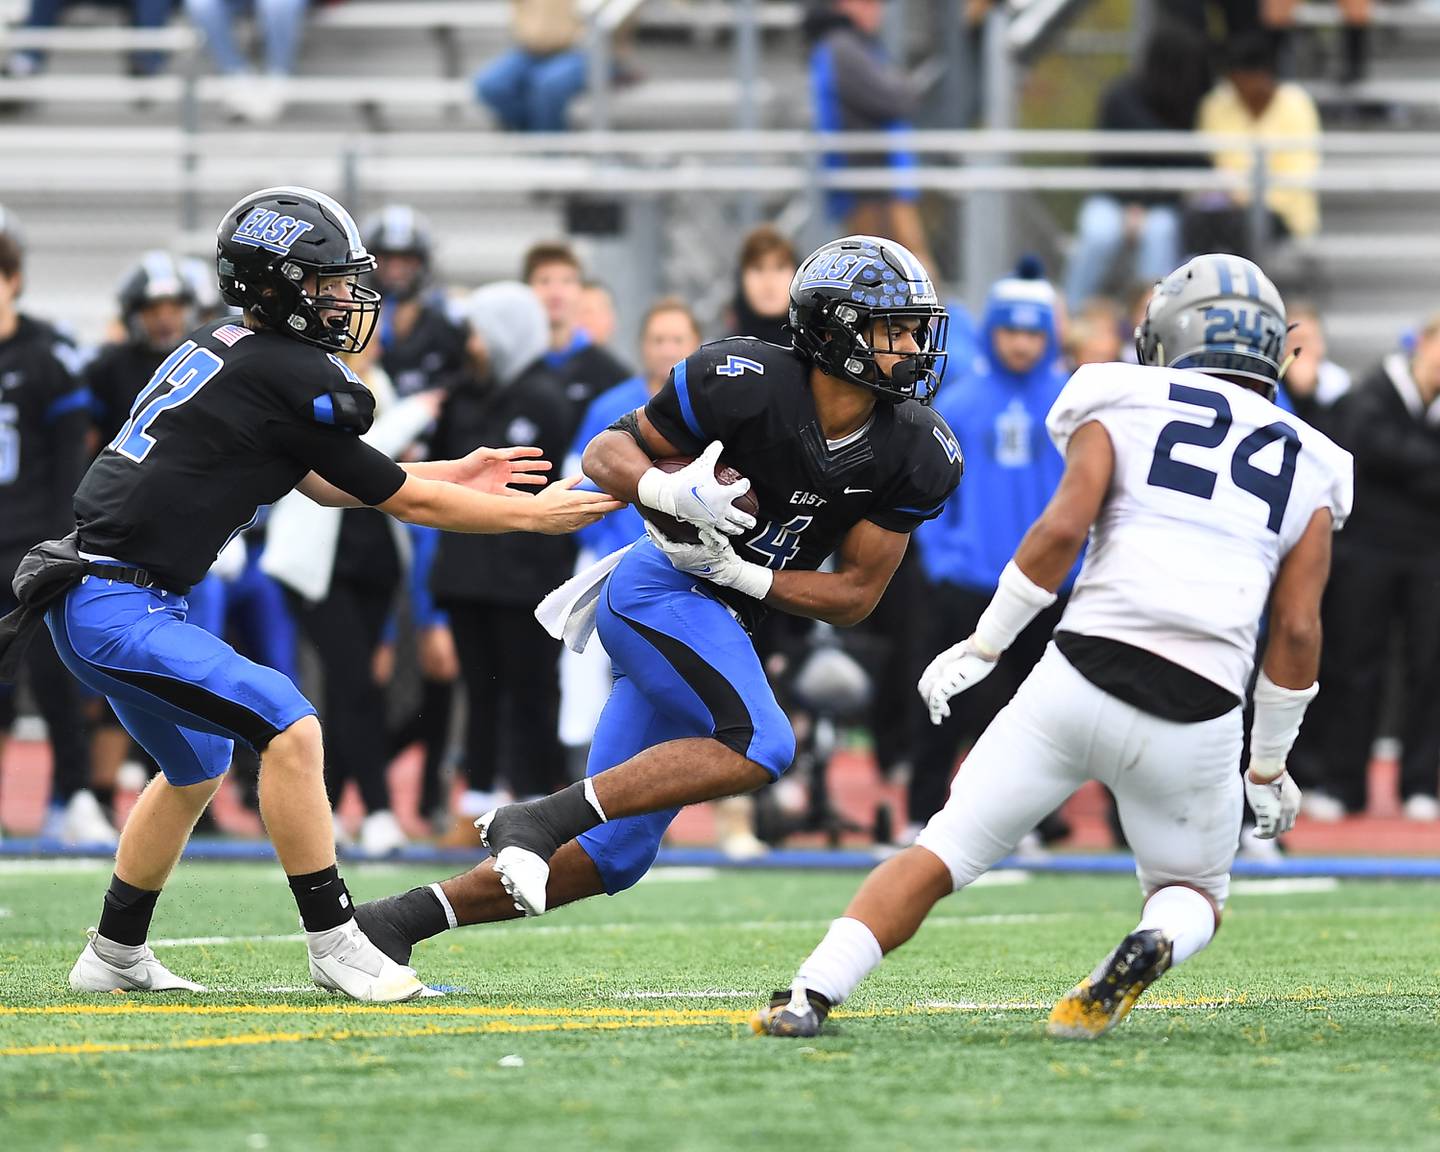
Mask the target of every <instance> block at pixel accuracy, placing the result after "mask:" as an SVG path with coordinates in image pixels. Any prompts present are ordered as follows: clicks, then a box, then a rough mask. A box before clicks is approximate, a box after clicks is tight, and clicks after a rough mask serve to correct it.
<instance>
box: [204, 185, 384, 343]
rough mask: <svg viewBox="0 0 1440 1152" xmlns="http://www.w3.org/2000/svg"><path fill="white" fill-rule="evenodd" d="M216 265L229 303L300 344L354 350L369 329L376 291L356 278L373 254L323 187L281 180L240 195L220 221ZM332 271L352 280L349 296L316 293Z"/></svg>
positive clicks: (369, 268)
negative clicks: (279, 184)
mask: <svg viewBox="0 0 1440 1152" xmlns="http://www.w3.org/2000/svg"><path fill="white" fill-rule="evenodd" d="M215 267H216V271H217V273H218V274H219V279H220V295H221V296H222V297H224V299H225V300H226V301H227V302H228V303H230V304H234V305H235V306H236V307H238V308H242V309H244V310H245V311H246V312H253V313H254V314H255V315H257V316H258V317H260V319H262V320H263V321H265V323H267V324H269V325H271V326H272V327H274V328H276V329H278V330H279V331H281V332H284V333H286V334H287V335H289V336H293V337H294V338H295V339H297V340H303V341H304V342H305V343H306V344H314V345H316V346H317V347H319V348H324V349H327V350H328V351H332V352H359V351H360V350H361V349H362V348H364V347H365V345H366V344H368V343H369V342H370V337H371V336H372V335H374V333H375V322H376V321H377V320H378V319H379V318H380V293H379V292H377V291H375V289H374V288H371V287H369V286H368V285H365V284H361V283H359V277H361V276H364V275H366V274H367V273H370V272H373V271H374V270H375V257H374V256H372V255H370V253H369V252H367V251H366V249H365V245H364V243H363V242H362V241H361V239H360V229H359V228H357V227H356V226H355V221H354V220H353V219H352V218H351V216H350V213H349V212H347V211H345V209H344V208H342V207H341V206H340V205H339V204H338V203H336V202H335V201H334V200H332V199H331V198H330V197H329V196H326V195H325V194H324V193H323V192H316V191H314V190H313V189H310V188H291V187H281V188H265V189H262V190H261V191H259V192H252V193H251V194H250V195H249V196H246V197H245V198H244V199H243V200H241V201H239V202H238V203H237V204H236V205H235V206H234V207H233V208H231V209H230V211H228V212H227V213H225V215H224V216H223V217H222V218H221V220H220V227H219V229H218V231H217V232H216V260H215ZM331 277H344V278H346V279H348V280H349V281H350V283H349V299H341V298H339V297H335V296H326V295H320V286H321V281H322V280H325V279H327V278H331ZM307 279H308V280H310V283H309V284H308V285H307V283H306V281H307Z"/></svg>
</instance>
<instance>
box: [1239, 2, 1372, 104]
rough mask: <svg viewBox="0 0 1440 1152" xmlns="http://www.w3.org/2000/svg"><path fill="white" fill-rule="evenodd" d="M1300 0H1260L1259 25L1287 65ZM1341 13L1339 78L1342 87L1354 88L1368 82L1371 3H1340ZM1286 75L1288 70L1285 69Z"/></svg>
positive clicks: (1278, 57)
mask: <svg viewBox="0 0 1440 1152" xmlns="http://www.w3.org/2000/svg"><path fill="white" fill-rule="evenodd" d="M1299 7H1300V0H1260V23H1261V24H1262V25H1263V26H1264V28H1265V30H1266V31H1267V32H1268V33H1269V34H1270V38H1271V40H1272V42H1273V43H1274V45H1275V51H1276V58H1277V59H1278V60H1279V61H1280V62H1281V65H1282V67H1283V66H1284V64H1285V58H1286V57H1288V56H1289V54H1290V51H1289V49H1290V36H1291V33H1292V32H1293V30H1294V28H1295V10H1296V9H1297V8H1299ZM1336 7H1337V8H1339V9H1340V30H1341V35H1340V74H1339V76H1338V77H1337V79H1338V80H1339V81H1340V83H1341V84H1355V83H1358V82H1359V81H1361V80H1363V79H1365V72H1366V70H1367V68H1368V65H1369V56H1370V18H1371V15H1372V9H1371V5H1370V0H1337V3H1336ZM1286 71H1287V73H1288V72H1289V69H1286Z"/></svg>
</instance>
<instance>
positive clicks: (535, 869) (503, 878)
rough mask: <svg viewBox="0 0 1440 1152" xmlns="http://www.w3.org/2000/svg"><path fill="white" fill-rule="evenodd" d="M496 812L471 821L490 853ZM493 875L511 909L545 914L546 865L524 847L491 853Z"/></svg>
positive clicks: (547, 871) (548, 875) (529, 914)
mask: <svg viewBox="0 0 1440 1152" xmlns="http://www.w3.org/2000/svg"><path fill="white" fill-rule="evenodd" d="M498 811H499V809H498V808H497V809H495V810H494V811H491V812H487V813H485V815H484V816H482V817H480V819H478V820H476V821H475V827H476V828H478V829H479V830H480V842H481V843H482V844H484V845H485V846H486V847H487V848H490V849H491V850H492V851H494V846H493V845H492V844H491V843H490V824H491V822H492V821H493V820H494V819H495V813H496V812H498ZM495 872H496V874H497V875H498V876H499V877H500V883H502V884H503V885H505V891H506V892H508V893H509V894H510V899H511V900H513V901H515V907H516V908H518V909H519V910H520V911H521V912H523V913H525V915H527V916H541V915H543V914H544V912H545V886H546V884H548V883H549V881H550V864H549V862H548V861H546V860H544V859H542V858H541V857H540V856H539V855H537V854H536V853H534V852H531V851H530V850H529V849H528V848H518V847H516V846H515V845H513V844H512V845H510V846H509V847H506V848H501V849H500V850H499V851H498V852H496V853H495Z"/></svg>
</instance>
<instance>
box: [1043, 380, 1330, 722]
mask: <svg viewBox="0 0 1440 1152" xmlns="http://www.w3.org/2000/svg"><path fill="white" fill-rule="evenodd" d="M1092 420H1098V421H1099V422H1100V423H1101V424H1102V425H1103V426H1104V428H1105V430H1106V432H1108V433H1109V435H1110V443H1111V444H1112V445H1113V447H1114V451H1115V472H1114V476H1113V478H1112V480H1111V484H1110V492H1109V494H1108V495H1107V496H1106V498H1105V503H1104V505H1103V506H1102V507H1101V510H1100V515H1099V517H1098V518H1097V519H1096V521H1095V525H1094V527H1093V528H1092V529H1091V533H1090V545H1089V551H1088V552H1087V553H1086V556H1085V563H1084V566H1083V567H1082V568H1081V570H1080V576H1079V578H1078V579H1077V580H1076V581H1075V588H1074V591H1073V592H1072V593H1071V596H1070V603H1069V604H1068V606H1067V607H1066V609H1065V615H1064V617H1063V619H1062V620H1061V622H1060V627H1061V628H1063V629H1065V630H1067V631H1071V632H1078V633H1081V634H1082V635H1089V636H1105V637H1109V638H1110V639H1113V640H1120V641H1123V642H1124V643H1126V644H1131V645H1133V646H1135V647H1137V648H1143V649H1145V650H1146V651H1149V652H1154V653H1155V654H1156V655H1159V656H1163V657H1164V658H1165V659H1167V660H1169V661H1171V662H1172V663H1175V664H1178V665H1180V666H1181V667H1183V668H1188V669H1189V670H1190V671H1192V672H1194V673H1196V674H1197V675H1200V676H1203V677H1205V678H1206V679H1207V680H1210V681H1212V682H1213V683H1215V684H1218V685H1220V686H1221V687H1222V688H1225V689H1227V690H1229V691H1231V692H1233V693H1235V695H1237V696H1240V697H1242V698H1243V697H1244V695H1245V690H1246V687H1247V686H1248V682H1249V678H1250V671H1251V665H1252V663H1253V661H1254V655H1255V641H1256V635H1257V632H1258V630H1259V624H1260V617H1261V615H1262V614H1263V613H1264V611H1265V606H1266V604H1267V602H1268V601H1269V598H1270V587H1271V585H1272V584H1273V582H1274V580H1275V573H1276V571H1277V570H1278V569H1279V567H1280V561H1281V560H1282V559H1283V558H1284V557H1285V555H1286V554H1287V553H1288V552H1289V551H1290V549H1291V548H1293V547H1294V546H1295V544H1296V542H1297V541H1298V540H1299V539H1300V537H1301V535H1302V534H1303V533H1304V531H1305V528H1306V526H1307V525H1308V524H1309V523H1310V519H1311V517H1312V516H1313V515H1314V513H1315V512H1316V510H1318V509H1320V508H1328V509H1329V510H1330V514H1331V516H1332V517H1333V519H1334V525H1335V527H1336V528H1337V529H1338V528H1339V527H1340V526H1341V525H1342V524H1343V523H1344V522H1345V518H1346V517H1347V516H1349V514H1350V505H1351V501H1352V499H1353V490H1354V469H1353V464H1352V461H1351V459H1350V454H1349V453H1348V452H1346V451H1344V450H1343V449H1342V448H1340V447H1339V446H1337V445H1336V444H1335V443H1334V442H1333V441H1332V440H1330V439H1328V438H1327V437H1326V436H1324V435H1322V434H1321V433H1319V432H1317V431H1316V430H1315V429H1314V428H1311V427H1310V426H1309V425H1308V424H1306V423H1305V422H1304V421H1303V420H1301V419H1299V418H1298V417H1297V416H1294V415H1292V414H1291V413H1288V412H1285V411H1283V410H1282V409H1280V408H1277V407H1276V406H1275V405H1274V404H1271V403H1270V402H1269V401H1268V400H1266V399H1265V398H1264V397H1262V396H1261V395H1260V394H1259V393H1257V392H1254V391H1251V390H1250V389H1248V388H1243V387H1241V386H1239V385H1237V384H1232V383H1229V382H1228V381H1225V380H1220V379H1217V378H1216V377H1214V376H1207V375H1204V374H1203V373H1200V372H1195V371H1191V370H1178V369H1167V368H1149V367H1144V366H1139V365H1133V364H1089V365H1086V366H1084V367H1082V368H1080V369H1079V370H1078V371H1077V372H1076V373H1075V374H1074V376H1072V377H1071V378H1070V381H1069V383H1068V384H1066V385H1065V388H1064V390H1063V391H1062V392H1061V393H1060V396H1059V398H1058V399H1057V400H1056V401H1055V406H1054V407H1053V408H1052V409H1051V410H1050V415H1049V417H1048V418H1047V419H1046V422H1045V423H1046V428H1047V429H1048V430H1049V432H1050V438H1051V439H1052V440H1053V441H1054V442H1055V446H1056V447H1057V448H1059V449H1060V452H1061V453H1062V454H1063V453H1064V452H1065V450H1066V447H1067V446H1068V444H1069V442H1070V437H1071V436H1072V435H1073V434H1074V432H1075V430H1076V429H1077V428H1079V427H1081V426H1082V425H1084V424H1088V423H1089V422H1090V421H1092Z"/></svg>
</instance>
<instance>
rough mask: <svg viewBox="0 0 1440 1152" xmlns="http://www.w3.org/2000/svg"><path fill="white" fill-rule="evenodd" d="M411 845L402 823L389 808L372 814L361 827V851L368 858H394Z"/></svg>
mask: <svg viewBox="0 0 1440 1152" xmlns="http://www.w3.org/2000/svg"><path fill="white" fill-rule="evenodd" d="M409 843H410V838H409V837H408V836H406V835H405V830H404V829H403V828H401V827H400V821H398V820H397V819H395V813H393V812H391V811H390V809H388V808H382V809H381V810H380V811H378V812H372V813H370V815H368V816H366V817H365V819H364V821H363V822H362V823H361V825H360V849H361V851H363V852H364V853H365V854H366V855H367V856H393V855H394V854H395V853H396V852H399V851H400V849H402V848H404V847H405V846H406V845H407V844H409Z"/></svg>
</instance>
